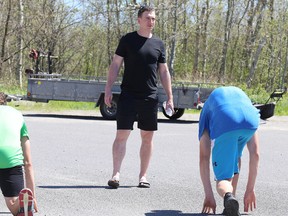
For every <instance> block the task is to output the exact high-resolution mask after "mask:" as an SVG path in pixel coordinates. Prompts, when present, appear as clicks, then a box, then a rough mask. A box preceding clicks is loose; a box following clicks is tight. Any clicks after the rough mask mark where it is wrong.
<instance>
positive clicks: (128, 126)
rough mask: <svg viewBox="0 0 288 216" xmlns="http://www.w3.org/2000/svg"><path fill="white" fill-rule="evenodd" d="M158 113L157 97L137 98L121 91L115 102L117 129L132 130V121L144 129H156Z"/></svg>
mask: <svg viewBox="0 0 288 216" xmlns="http://www.w3.org/2000/svg"><path fill="white" fill-rule="evenodd" d="M157 115H158V99H153V98H145V99H138V98H135V97H134V96H133V95H131V94H129V93H127V92H121V94H120V97H119V100H118V103H117V115H116V119H117V129H118V130H133V124H134V121H135V120H137V121H138V128H139V129H141V130H146V131H156V130H157V129H158V128H157Z"/></svg>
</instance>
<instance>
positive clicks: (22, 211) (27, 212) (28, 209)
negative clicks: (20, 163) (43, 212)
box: [17, 188, 34, 216]
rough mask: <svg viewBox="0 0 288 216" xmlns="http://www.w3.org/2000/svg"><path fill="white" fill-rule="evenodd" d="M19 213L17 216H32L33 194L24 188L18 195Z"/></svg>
mask: <svg viewBox="0 0 288 216" xmlns="http://www.w3.org/2000/svg"><path fill="white" fill-rule="evenodd" d="M19 205H20V208H19V212H18V214H17V216H33V212H34V203H33V193H32V191H31V190H30V189H29V188H24V189H22V190H21V191H20V193H19Z"/></svg>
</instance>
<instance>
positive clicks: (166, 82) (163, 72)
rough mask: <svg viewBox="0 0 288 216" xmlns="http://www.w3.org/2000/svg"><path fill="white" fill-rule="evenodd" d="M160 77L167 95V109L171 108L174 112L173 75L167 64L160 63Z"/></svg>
mask: <svg viewBox="0 0 288 216" xmlns="http://www.w3.org/2000/svg"><path fill="white" fill-rule="evenodd" d="M159 75H160V81H161V83H162V86H163V88H164V90H165V92H166V95H167V103H166V109H168V108H170V109H171V110H174V104H173V94H172V86H171V75H170V73H169V69H168V66H167V64H166V63H159Z"/></svg>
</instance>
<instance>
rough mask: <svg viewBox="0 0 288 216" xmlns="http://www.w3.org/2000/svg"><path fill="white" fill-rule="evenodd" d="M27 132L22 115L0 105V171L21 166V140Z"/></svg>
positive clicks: (22, 157)
mask: <svg viewBox="0 0 288 216" xmlns="http://www.w3.org/2000/svg"><path fill="white" fill-rule="evenodd" d="M24 136H27V137H28V131H27V127H26V124H25V122H24V118H23V115H22V114H21V113H20V112H19V111H17V110H16V109H14V108H12V107H10V106H6V105H0V169H5V168H11V167H15V166H19V165H23V159H24V156H23V151H22V147H21V138H22V137H24Z"/></svg>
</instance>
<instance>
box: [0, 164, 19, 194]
mask: <svg viewBox="0 0 288 216" xmlns="http://www.w3.org/2000/svg"><path fill="white" fill-rule="evenodd" d="M0 187H1V190H2V194H3V195H4V197H17V196H18V195H19V193H20V191H21V190H22V189H23V188H24V175H23V167H22V166H16V167H12V168H7V169H0Z"/></svg>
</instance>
